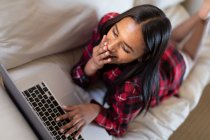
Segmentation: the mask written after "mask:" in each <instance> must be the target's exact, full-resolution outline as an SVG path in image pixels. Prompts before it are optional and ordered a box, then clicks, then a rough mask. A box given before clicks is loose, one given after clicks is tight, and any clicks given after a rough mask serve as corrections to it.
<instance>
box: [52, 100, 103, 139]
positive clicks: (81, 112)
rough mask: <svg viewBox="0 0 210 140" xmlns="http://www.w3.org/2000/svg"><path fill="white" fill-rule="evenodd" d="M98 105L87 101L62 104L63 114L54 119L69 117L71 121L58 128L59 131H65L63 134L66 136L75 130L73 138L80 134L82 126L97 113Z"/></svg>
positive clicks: (89, 121) (59, 119)
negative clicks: (78, 103) (72, 104)
mask: <svg viewBox="0 0 210 140" xmlns="http://www.w3.org/2000/svg"><path fill="white" fill-rule="evenodd" d="M100 108H101V107H100V106H99V105H97V104H92V103H87V104H80V105H75V106H63V109H64V110H65V111H66V113H65V114H63V115H61V116H59V117H57V118H56V121H61V120H65V119H70V120H71V121H70V122H69V123H67V124H66V125H64V126H62V127H61V128H60V130H59V131H60V132H61V133H63V132H66V133H65V136H66V137H68V136H69V135H71V134H72V133H74V132H75V131H77V133H76V135H75V138H76V139H77V138H78V136H79V135H80V133H81V131H82V129H83V127H84V126H85V125H87V124H89V123H91V122H92V121H93V120H94V119H95V118H96V117H97V115H98V113H99V111H100Z"/></svg>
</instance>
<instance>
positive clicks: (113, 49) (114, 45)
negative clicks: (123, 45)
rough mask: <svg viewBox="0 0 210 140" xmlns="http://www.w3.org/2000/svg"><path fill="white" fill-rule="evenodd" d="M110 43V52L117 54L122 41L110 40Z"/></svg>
mask: <svg viewBox="0 0 210 140" xmlns="http://www.w3.org/2000/svg"><path fill="white" fill-rule="evenodd" d="M108 42H109V44H108V50H109V51H111V52H116V51H117V49H118V47H117V46H118V45H119V43H120V41H119V40H109V41H108Z"/></svg>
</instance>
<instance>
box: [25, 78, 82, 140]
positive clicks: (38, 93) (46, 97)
mask: <svg viewBox="0 0 210 140" xmlns="http://www.w3.org/2000/svg"><path fill="white" fill-rule="evenodd" d="M22 93H23V95H24V96H25V98H26V99H27V101H28V102H29V103H30V105H31V106H32V107H33V109H34V111H35V112H36V114H37V115H38V116H39V117H40V119H41V120H42V121H43V123H44V124H45V126H46V128H47V129H48V130H49V132H50V133H51V134H52V136H53V137H54V139H55V140H74V138H73V136H74V135H75V134H76V132H74V133H73V134H72V135H70V136H69V137H67V138H66V137H65V135H64V134H62V133H59V132H58V130H59V128H60V127H61V126H63V125H65V124H67V123H68V122H69V120H63V121H59V122H57V121H55V118H56V117H58V116H60V115H62V114H64V113H65V112H64V111H63V109H62V108H61V107H60V106H59V104H58V102H57V101H56V99H55V98H54V96H53V95H52V93H51V92H50V91H49V89H48V88H47V86H46V85H45V84H44V83H43V82H42V83H40V84H37V85H35V86H33V87H31V88H29V89H28V90H25V91H23V92H22ZM78 140H84V139H83V138H82V136H81V135H80V136H79V137H78Z"/></svg>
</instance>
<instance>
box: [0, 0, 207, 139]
mask: <svg viewBox="0 0 210 140" xmlns="http://www.w3.org/2000/svg"><path fill="white" fill-rule="evenodd" d="M183 2H185V3H184V4H183ZM194 2H195V1H194ZM194 2H192V0H188V1H184V0H171V1H167V2H166V1H164V0H147V1H146V0H123V2H119V1H111V0H103V1H98V0H89V1H87V0H77V1H73V0H50V1H47V0H36V1H34V0H16V1H13V0H1V1H0V17H1V18H0V63H2V64H4V65H5V66H6V68H7V69H8V71H9V73H10V75H11V77H12V79H18V78H21V77H22V76H24V75H26V74H30V72H32V71H34V70H35V69H36V68H37V67H44V66H46V65H51V64H53V65H57V66H59V67H60V68H61V69H62V70H63V71H64V72H65V73H69V71H70V69H71V68H72V66H73V65H74V64H75V63H76V62H77V61H78V59H79V58H80V56H81V52H82V50H83V48H84V46H85V43H87V41H88V40H89V39H90V36H91V33H92V30H93V29H94V27H95V26H96V24H97V22H98V20H99V19H100V17H101V16H102V15H103V14H105V13H107V12H110V11H115V12H123V11H125V10H127V9H129V8H130V7H132V6H135V5H139V4H144V3H150V4H154V5H156V6H158V7H160V8H162V9H163V10H164V11H165V12H166V14H167V16H168V17H169V18H170V20H171V22H172V26H173V28H174V27H175V26H177V25H178V24H180V23H181V22H182V21H183V20H184V19H186V18H187V17H189V13H193V12H194V11H195V9H196V8H197V6H198V5H199V4H200V3H199V1H197V2H198V4H196V6H195V3H194ZM189 4H190V5H189ZM193 4H194V5H193ZM194 6H195V7H194ZM192 7H193V8H192ZM187 9H188V10H190V11H187ZM193 10H194V11H193ZM206 34H207V38H205V39H204V40H203V43H202V44H201V45H203V46H202V49H201V51H200V55H199V57H198V59H197V61H196V63H195V65H194V67H193V68H192V70H191V72H190V74H189V75H188V77H187V78H186V79H185V81H184V82H183V85H182V86H181V89H180V98H175V97H171V98H169V99H168V100H166V101H164V102H162V103H161V104H160V105H159V106H157V107H154V108H152V109H150V110H149V112H148V113H147V115H146V116H143V115H140V116H138V117H137V118H135V120H134V121H133V122H131V123H130V125H129V129H128V132H127V134H126V135H125V136H124V137H121V138H116V137H113V140H166V139H169V137H170V135H171V134H172V133H173V132H174V131H176V129H177V128H178V127H179V126H180V125H181V124H182V123H183V122H184V121H185V119H186V118H187V116H188V115H189V113H190V112H191V111H192V110H193V109H194V108H195V107H196V105H197V104H198V102H199V100H200V97H201V96H202V91H203V89H204V87H205V86H206V85H207V84H208V83H209V82H210V31H209V30H207V31H206ZM180 47H181V44H180ZM72 84H73V83H72ZM75 86H76V85H75ZM77 88H79V87H77ZM80 91H81V92H83V89H80ZM81 94H82V93H81ZM0 104H1V105H0V116H1V120H0V139H1V140H11V139H16V140H36V139H38V138H37V137H36V135H35V134H34V132H33V131H32V129H31V128H30V127H29V125H28V124H27V123H26V121H25V119H24V118H23V116H22V115H21V114H20V112H19V111H18V110H17V108H16V106H15V105H14V104H13V103H12V101H11V99H10V98H9V96H8V95H7V93H6V92H5V89H4V87H3V85H2V84H1V86H0Z"/></svg>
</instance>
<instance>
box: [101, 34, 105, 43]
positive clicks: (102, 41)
mask: <svg viewBox="0 0 210 140" xmlns="http://www.w3.org/2000/svg"><path fill="white" fill-rule="evenodd" d="M105 41H106V35H104V36H103V38H102V40H101V45H104V43H105Z"/></svg>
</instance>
